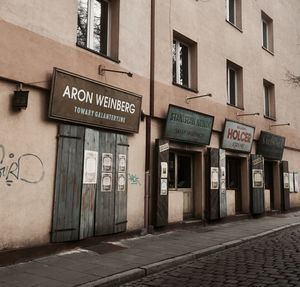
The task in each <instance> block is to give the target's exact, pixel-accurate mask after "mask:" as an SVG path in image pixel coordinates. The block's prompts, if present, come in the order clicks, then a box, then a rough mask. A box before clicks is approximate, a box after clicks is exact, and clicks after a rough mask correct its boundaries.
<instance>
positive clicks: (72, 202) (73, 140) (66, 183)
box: [51, 125, 84, 242]
mask: <svg viewBox="0 0 300 287" xmlns="http://www.w3.org/2000/svg"><path fill="white" fill-rule="evenodd" d="M59 135H60V136H59V138H58V152H57V163H56V178H55V198H54V206H53V221H52V236H51V241H52V242H63V241H71V240H78V239H79V221H80V202H81V178H82V163H83V156H82V154H83V138H84V128H83V127H78V126H70V125H61V126H60V128H59Z"/></svg>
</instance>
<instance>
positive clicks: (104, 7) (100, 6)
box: [77, 0, 119, 58]
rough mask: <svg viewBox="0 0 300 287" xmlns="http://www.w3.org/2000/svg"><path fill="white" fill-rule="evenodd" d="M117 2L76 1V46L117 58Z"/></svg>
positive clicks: (106, 0)
mask: <svg viewBox="0 0 300 287" xmlns="http://www.w3.org/2000/svg"><path fill="white" fill-rule="evenodd" d="M118 7H119V6H118V1H114V0H78V17H77V18H78V21H77V45H78V46H80V47H83V48H88V49H91V50H93V51H95V52H97V53H100V54H102V55H105V56H108V57H113V58H117V44H118V36H117V35H118V9H119V8H118Z"/></svg>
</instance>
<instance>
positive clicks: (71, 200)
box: [51, 125, 128, 242]
mask: <svg viewBox="0 0 300 287" xmlns="http://www.w3.org/2000/svg"><path fill="white" fill-rule="evenodd" d="M57 137H58V150H57V163H56V177H55V197H54V205H53V221H52V234H51V241H52V242H64V241H73V240H79V239H83V238H88V237H92V236H95V235H103V234H112V233H117V232H121V231H125V230H126V224H127V161H128V138H127V136H126V135H121V134H116V133H112V132H107V131H98V130H93V129H88V128H84V127H82V126H73V125H60V128H59V134H58V136H57Z"/></svg>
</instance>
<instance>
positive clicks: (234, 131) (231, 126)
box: [222, 120, 254, 152]
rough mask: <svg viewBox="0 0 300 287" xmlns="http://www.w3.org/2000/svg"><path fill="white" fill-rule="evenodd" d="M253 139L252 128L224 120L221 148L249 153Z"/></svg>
mask: <svg viewBox="0 0 300 287" xmlns="http://www.w3.org/2000/svg"><path fill="white" fill-rule="evenodd" d="M253 137H254V127H251V126H247V125H244V124H240V123H237V122H233V121H229V120H226V122H225V127H224V132H223V140H222V148H224V149H229V150H234V151H241V152H250V151H251V147H252V142H253Z"/></svg>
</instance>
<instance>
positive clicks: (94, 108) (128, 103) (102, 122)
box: [49, 68, 142, 133]
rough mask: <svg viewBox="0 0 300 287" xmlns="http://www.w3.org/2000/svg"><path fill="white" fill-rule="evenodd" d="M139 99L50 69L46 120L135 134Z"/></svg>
mask: <svg viewBox="0 0 300 287" xmlns="http://www.w3.org/2000/svg"><path fill="white" fill-rule="evenodd" d="M141 104H142V97H141V96H139V95H136V94H133V93H130V92H128V91H124V90H121V89H118V88H115V87H112V86H109V85H106V84H103V83H100V82H97V81H94V80H91V79H87V78H85V77H82V76H79V75H76V74H73V73H70V72H66V71H63V70H61V69H57V68H54V71H53V79H52V88H51V97H50V104H49V117H50V118H53V119H57V120H62V121H68V122H73V123H79V124H84V125H89V126H95V127H103V128H108V129H113V130H117V131H125V132H129V133H137V132H138V131H139V123H140V116H141Z"/></svg>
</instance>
